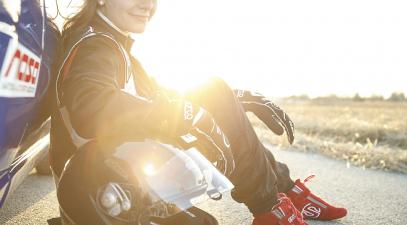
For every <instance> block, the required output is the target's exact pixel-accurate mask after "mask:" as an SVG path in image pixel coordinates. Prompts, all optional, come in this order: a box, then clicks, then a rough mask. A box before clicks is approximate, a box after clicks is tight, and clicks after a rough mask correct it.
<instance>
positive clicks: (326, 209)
mask: <svg viewBox="0 0 407 225" xmlns="http://www.w3.org/2000/svg"><path fill="white" fill-rule="evenodd" d="M314 177H315V175H311V176H309V177H308V178H306V179H305V180H304V182H301V181H300V179H298V180H296V181H295V185H294V187H293V188H292V189H291V190H290V191H289V192H288V193H287V196H288V197H289V198H290V199H291V201H292V202H293V204H294V205H295V207H297V209H298V210H299V211H301V214H302V215H303V217H304V218H305V219H313V220H325V221H326V220H335V219H339V218H342V217H344V216H346V214H347V210H346V209H345V208H337V207H334V206H332V205H330V204H328V203H327V202H325V201H324V200H322V199H321V198H319V197H318V196H316V195H314V194H312V193H311V191H310V190H309V189H308V188H307V187H305V185H304V184H305V183H306V182H308V181H309V180H310V179H312V178H314Z"/></svg>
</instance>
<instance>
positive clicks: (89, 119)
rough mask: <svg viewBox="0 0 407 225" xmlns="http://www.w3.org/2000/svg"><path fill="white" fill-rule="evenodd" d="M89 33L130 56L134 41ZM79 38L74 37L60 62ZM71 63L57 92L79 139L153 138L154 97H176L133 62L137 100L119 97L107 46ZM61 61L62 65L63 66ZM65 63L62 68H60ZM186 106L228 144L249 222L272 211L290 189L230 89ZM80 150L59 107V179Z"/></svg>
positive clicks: (85, 51) (118, 64)
mask: <svg viewBox="0 0 407 225" xmlns="http://www.w3.org/2000/svg"><path fill="white" fill-rule="evenodd" d="M90 26H91V27H92V28H93V29H94V30H95V31H101V32H106V33H109V34H111V35H112V36H113V37H114V38H115V39H116V40H117V41H118V42H119V43H120V44H121V45H122V46H123V48H124V49H125V50H126V51H127V52H128V53H129V52H130V47H131V45H132V43H133V41H132V40H131V39H130V38H129V37H127V36H125V35H123V34H122V33H120V32H118V31H117V30H114V29H113V28H112V27H110V26H109V25H108V24H107V23H106V22H105V21H103V20H102V19H101V18H100V17H98V16H95V18H94V19H93V20H92V22H91V24H90ZM81 35H82V33H81V32H77V33H73V34H72V37H71V38H70V39H71V41H68V42H65V43H70V44H67V45H66V46H63V47H64V51H65V52H64V54H63V55H67V51H68V50H69V49H71V47H72V44H73V43H75V40H77V39H78V38H79V37H80V36H81ZM76 49H77V51H76V53H75V56H74V57H72V58H71V61H70V66H69V70H67V73H66V74H64V77H63V78H62V79H61V80H60V81H59V83H58V84H57V85H58V87H59V89H61V90H63V95H62V96H60V98H61V99H62V101H63V104H64V106H65V107H66V109H67V110H68V112H69V113H70V119H71V123H72V126H73V127H74V129H75V130H76V131H77V132H78V133H79V134H80V135H81V136H83V137H89V138H90V137H96V136H97V137H101V138H105V139H109V140H110V139H112V140H117V141H120V140H122V141H125V140H131V139H137V138H139V137H154V136H156V135H157V133H158V132H159V130H158V128H157V117H156V116H157V113H156V112H154V110H155V109H156V107H155V102H154V101H153V97H154V95H155V93H156V92H157V91H160V92H165V93H168V95H173V92H171V93H170V91H168V90H166V89H164V88H162V87H160V86H159V85H157V84H156V82H155V81H154V80H152V79H150V78H149V77H148V76H147V75H146V74H145V72H144V71H143V69H142V68H141V66H140V64H139V63H138V62H137V60H136V59H135V58H131V61H132V72H133V74H134V79H135V80H134V83H135V86H136V90H137V96H133V95H130V94H128V93H126V92H124V91H123V90H122V88H123V85H124V83H125V82H126V81H125V80H126V78H124V76H123V72H124V71H123V63H124V62H123V59H122V57H121V56H120V54H119V53H118V50H117V47H116V46H114V45H113V44H112V43H111V41H109V40H106V38H93V39H91V40H89V41H84V42H82V43H81V44H80V45H79V46H78V47H77V48H76ZM61 61H62V60H61ZM61 64H62V62H60V65H61ZM187 98H188V100H190V101H192V102H193V103H195V104H198V105H201V106H202V107H204V108H205V109H206V110H207V111H209V112H210V113H211V114H212V116H213V117H214V118H215V120H216V122H217V123H218V124H219V125H220V126H221V127H222V129H223V131H224V132H225V134H226V135H227V137H228V138H229V141H230V143H231V149H232V152H233V155H234V158H235V162H236V169H235V171H234V172H233V174H232V175H231V176H230V177H229V179H230V180H231V181H232V183H233V184H234V185H235V189H234V190H233V191H232V197H233V198H234V199H235V200H236V201H238V202H241V203H244V204H246V205H247V206H248V208H249V209H250V211H251V212H252V213H253V214H257V213H262V212H265V211H268V210H270V209H271V207H272V206H273V205H274V204H275V203H276V201H277V200H276V195H277V192H286V191H288V190H289V189H290V188H291V187H292V186H293V181H292V180H291V179H290V177H289V170H288V168H287V166H286V165H285V164H282V163H279V162H277V161H276V160H275V159H274V157H273V155H272V154H271V152H270V151H269V150H267V149H266V148H265V147H264V145H263V144H262V143H261V142H260V140H259V139H258V137H257V135H256V133H255V131H254V130H253V127H252V125H251V123H250V121H249V119H248V117H247V115H246V113H245V111H244V109H243V107H242V106H241V104H240V103H239V101H238V99H237V98H236V97H235V95H234V93H233V91H232V89H231V88H230V87H229V86H228V85H227V84H226V83H225V82H224V81H222V80H221V79H217V78H214V79H211V80H210V81H209V82H208V83H207V84H205V85H203V86H202V87H200V88H197V89H196V90H194V91H192V92H191V93H188V94H187ZM76 149H77V147H76V146H75V145H74V144H73V141H72V140H71V136H70V134H69V132H68V130H67V128H66V127H65V125H64V122H63V121H62V118H61V116H60V113H59V111H58V107H57V106H56V105H55V106H54V110H53V114H52V128H51V150H50V158H51V166H52V169H53V171H54V173H55V174H56V175H57V176H59V175H60V174H61V172H62V170H63V167H64V165H65V163H66V161H67V160H68V159H69V157H71V156H72V154H73V153H74V152H75V150H76Z"/></svg>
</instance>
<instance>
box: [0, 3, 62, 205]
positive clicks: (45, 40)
mask: <svg viewBox="0 0 407 225" xmlns="http://www.w3.org/2000/svg"><path fill="white" fill-rule="evenodd" d="M46 15H47V14H46V9H45V6H44V0H0V207H1V206H2V205H3V204H4V202H5V201H6V199H7V196H9V195H10V193H12V192H13V190H15V189H16V188H17V186H18V185H19V184H20V183H21V182H22V181H23V179H24V178H25V177H26V176H27V175H28V173H29V172H30V171H31V170H32V169H33V168H34V167H37V171H38V172H40V173H41V172H42V173H46V172H48V171H49V170H48V168H49V166H48V164H47V161H48V160H47V158H48V157H47V154H48V148H49V129H50V118H49V117H50V108H51V107H50V104H51V102H52V93H51V92H52V91H50V90H51V89H52V88H48V87H51V86H52V85H51V83H52V79H51V70H52V67H51V66H52V62H53V60H54V59H55V58H56V49H57V48H56V47H57V43H58V38H59V32H58V29H57V28H56V26H54V25H53V24H52V23H51V22H50V20H49V19H47V16H46Z"/></svg>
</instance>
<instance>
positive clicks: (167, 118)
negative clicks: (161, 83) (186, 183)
mask: <svg viewBox="0 0 407 225" xmlns="http://www.w3.org/2000/svg"><path fill="white" fill-rule="evenodd" d="M155 101H156V103H158V104H159V108H158V109H159V111H158V113H160V114H161V115H162V117H161V118H162V119H161V124H160V129H161V131H162V133H164V134H165V135H168V136H169V137H172V138H176V139H178V144H179V145H181V147H182V148H183V149H189V148H191V147H196V148H197V149H198V150H199V151H200V152H201V153H202V154H203V155H204V156H205V157H206V158H208V160H209V161H211V162H215V163H216V166H217V168H218V169H219V170H220V171H221V172H222V173H224V174H225V175H230V174H231V173H232V172H233V170H234V169H235V161H234V159H233V155H232V151H231V148H230V143H229V140H228V138H227V137H226V135H225V134H224V132H223V131H222V129H221V128H220V127H219V125H218V124H217V123H216V122H215V119H214V118H213V117H212V115H211V114H210V113H209V112H207V111H206V110H205V109H204V108H202V107H200V106H196V105H194V104H192V103H191V102H189V101H186V100H182V99H177V100H169V99H168V98H167V97H166V96H165V95H161V96H160V94H159V96H157V97H156V99H155Z"/></svg>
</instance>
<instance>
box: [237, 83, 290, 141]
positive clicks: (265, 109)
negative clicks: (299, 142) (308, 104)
mask: <svg viewBox="0 0 407 225" xmlns="http://www.w3.org/2000/svg"><path fill="white" fill-rule="evenodd" d="M234 93H235V95H236V97H237V98H238V99H239V101H240V102H241V104H242V106H243V108H244V109H245V111H249V112H253V113H254V114H255V115H256V116H257V117H258V118H259V119H260V120H261V121H263V123H265V124H266V125H267V127H268V128H269V129H270V130H271V131H273V132H274V133H275V134H277V135H282V134H283V133H284V130H285V132H286V134H287V138H288V142H289V143H290V144H292V143H293V141H294V123H293V121H291V119H290V117H288V115H287V114H286V113H285V112H284V111H283V110H282V109H281V108H280V107H278V106H277V105H276V104H274V103H272V102H271V101H270V100H269V99H267V98H266V97H264V96H263V95H261V94H259V93H256V92H250V91H244V90H234Z"/></svg>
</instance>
